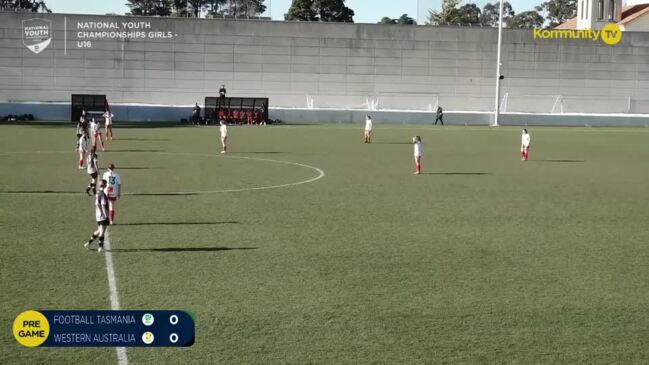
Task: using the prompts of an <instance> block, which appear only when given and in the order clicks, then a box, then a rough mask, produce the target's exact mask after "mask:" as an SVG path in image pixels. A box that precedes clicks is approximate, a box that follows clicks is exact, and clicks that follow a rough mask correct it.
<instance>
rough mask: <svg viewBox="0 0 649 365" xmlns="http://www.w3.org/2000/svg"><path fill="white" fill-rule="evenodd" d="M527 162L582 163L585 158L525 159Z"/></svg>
mask: <svg viewBox="0 0 649 365" xmlns="http://www.w3.org/2000/svg"><path fill="white" fill-rule="evenodd" d="M527 162H559V163H561V162H563V163H582V162H586V160H527Z"/></svg>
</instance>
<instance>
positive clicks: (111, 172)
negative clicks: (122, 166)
mask: <svg viewBox="0 0 649 365" xmlns="http://www.w3.org/2000/svg"><path fill="white" fill-rule="evenodd" d="M101 179H102V181H106V189H105V194H106V198H107V199H108V213H109V215H108V220H109V221H110V224H113V222H114V221H115V204H116V203H117V199H119V198H121V197H122V178H121V177H120V176H119V174H118V173H116V172H115V165H114V164H112V163H110V164H108V171H106V172H104V174H103V175H102V177H101Z"/></svg>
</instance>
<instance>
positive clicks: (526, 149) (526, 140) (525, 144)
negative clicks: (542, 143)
mask: <svg viewBox="0 0 649 365" xmlns="http://www.w3.org/2000/svg"><path fill="white" fill-rule="evenodd" d="M531 142H532V137H530V134H529V133H527V129H523V133H522V134H521V161H527V159H528V158H529V157H530V143H531Z"/></svg>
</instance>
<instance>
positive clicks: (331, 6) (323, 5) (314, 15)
mask: <svg viewBox="0 0 649 365" xmlns="http://www.w3.org/2000/svg"><path fill="white" fill-rule="evenodd" d="M284 19H286V20H300V21H322V22H348V23H353V22H354V10H352V9H350V8H348V7H347V6H345V0H293V2H292V3H291V7H290V8H289V9H288V12H287V13H286V15H285V16H284Z"/></svg>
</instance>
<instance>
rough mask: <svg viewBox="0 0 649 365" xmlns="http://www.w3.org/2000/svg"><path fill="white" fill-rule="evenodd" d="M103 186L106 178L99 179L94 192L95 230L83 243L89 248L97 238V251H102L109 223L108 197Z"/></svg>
mask: <svg viewBox="0 0 649 365" xmlns="http://www.w3.org/2000/svg"><path fill="white" fill-rule="evenodd" d="M105 187H106V180H101V183H100V185H99V190H97V194H95V220H96V221H97V230H96V231H94V232H93V233H92V236H90V239H89V240H88V242H86V243H85V244H84V245H83V247H85V248H87V249H89V250H90V245H91V244H92V242H93V241H94V240H96V239H97V238H99V248H98V249H97V251H98V252H103V251H104V238H105V235H106V230H107V229H108V225H109V224H110V222H109V220H108V198H107V197H106V194H105V193H104V188H105Z"/></svg>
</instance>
